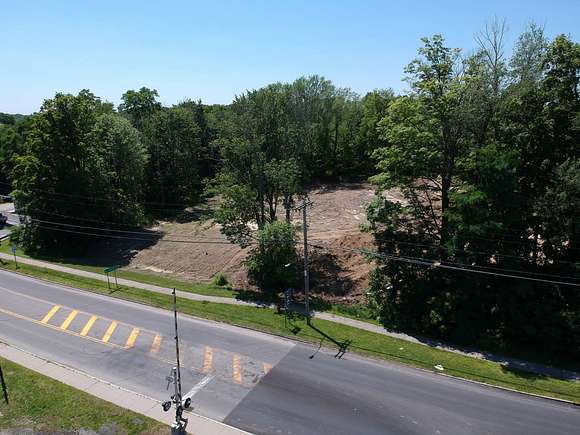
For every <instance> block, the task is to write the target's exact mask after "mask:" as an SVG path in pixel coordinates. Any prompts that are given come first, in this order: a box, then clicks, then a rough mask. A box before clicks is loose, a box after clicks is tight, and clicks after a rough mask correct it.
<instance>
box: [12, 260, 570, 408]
mask: <svg viewBox="0 0 580 435" xmlns="http://www.w3.org/2000/svg"><path fill="white" fill-rule="evenodd" d="M1 267H2V268H4V269H8V270H14V264H13V263H11V262H4V264H2V266H1ZM19 272H21V273H25V274H27V275H31V276H34V277H38V278H43V279H47V280H50V281H53V282H56V283H60V284H64V285H69V286H72V287H76V288H82V289H86V290H89V291H91V292H95V293H100V294H106V295H109V296H112V297H115V298H120V299H125V300H130V301H134V302H140V303H143V304H147V305H151V306H155V307H160V308H166V309H170V308H171V306H172V301H171V298H170V297H169V296H166V295H162V294H157V293H153V292H148V291H145V290H141V289H135V288H131V287H124V286H122V287H120V288H119V290H116V291H115V292H113V293H110V292H109V290H108V288H107V284H106V283H103V282H101V281H97V280H93V279H88V278H83V277H78V276H75V275H70V274H67V273H61V272H55V271H52V270H48V269H43V268H38V267H33V266H28V265H21V266H20V268H19ZM178 306H179V311H180V312H183V313H186V314H190V315H194V316H198V317H202V318H206V319H210V320H217V321H221V322H227V323H230V324H233V325H238V326H244V327H248V328H252V329H256V330H259V331H264V332H269V333H275V334H279V335H283V336H287V337H296V338H299V339H302V340H305V341H308V342H311V343H314V344H320V343H321V344H322V345H324V346H328V347H336V348H337V350H338V348H339V346H341V345H343V346H346V350H347V351H349V352H356V353H359V354H362V355H366V356H372V357H375V358H380V359H384V360H388V361H395V362H398V363H402V364H406V365H410V366H414V367H419V368H422V369H426V370H430V371H433V372H437V370H436V369H434V366H435V365H438V364H441V365H442V366H443V367H444V373H446V374H449V375H453V376H457V377H460V378H464V379H470V380H475V381H480V382H485V383H488V384H492V385H498V386H503V387H507V388H512V389H515V390H519V391H523V392H530V393H535V394H541V395H545V396H551V397H558V398H562V399H566V400H571V401H574V402H577V403H580V382H573V381H566V380H560V379H555V378H551V377H548V376H541V375H535V374H530V373H524V372H520V371H516V370H513V369H510V368H508V367H503V366H501V365H500V364H496V363H492V362H489V361H483V360H478V359H474V358H470V357H466V356H462V355H458V354H455V353H452V352H446V351H442V350H439V349H434V348H431V347H428V346H424V345H420V344H415V343H409V342H406V341H403V340H399V339H395V338H391V337H387V336H384V335H381V334H375V333H372V332H368V331H364V330H360V329H356V328H352V327H349V326H346V325H341V324H338V323H334V322H328V321H325V320H321V319H314V320H313V321H312V322H311V323H312V326H308V325H307V324H306V322H305V321H304V320H302V319H295V320H293V321H291V322H290V323H289V324H286V323H285V319H284V316H282V315H278V314H276V313H275V311H274V310H271V309H268V308H254V307H245V306H235V305H226V304H214V303H209V302H197V301H191V300H189V299H179V302H178Z"/></svg>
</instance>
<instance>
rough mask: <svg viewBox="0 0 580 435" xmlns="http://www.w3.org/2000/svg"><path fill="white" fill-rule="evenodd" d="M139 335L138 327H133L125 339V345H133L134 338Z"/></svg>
mask: <svg viewBox="0 0 580 435" xmlns="http://www.w3.org/2000/svg"><path fill="white" fill-rule="evenodd" d="M138 335H139V328H133V330H132V331H131V335H129V338H128V339H127V343H125V347H133V346H134V345H135V340H137V336H138Z"/></svg>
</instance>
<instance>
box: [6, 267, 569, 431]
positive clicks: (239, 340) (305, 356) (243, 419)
mask: <svg viewBox="0 0 580 435" xmlns="http://www.w3.org/2000/svg"><path fill="white" fill-rule="evenodd" d="M172 328H173V318H172V314H171V313H170V312H167V311H164V310H159V309H154V308H150V307H146V306H143V305H139V304H134V303H130V302H125V301H120V300H115V299H112V298H108V297H105V296H100V295H94V294H90V293H87V292H83V291H81V290H74V289H69V288H65V287H60V286H58V285H52V284H47V283H45V282H41V281H38V280H34V279H32V278H27V277H23V276H20V275H16V274H12V273H9V272H6V271H0V340H2V341H5V342H7V343H9V344H12V345H15V346H18V347H20V348H22V349H25V350H28V351H30V352H33V353H35V354H37V355H39V356H41V357H43V358H47V359H50V360H53V361H56V362H59V363H62V364H66V365H68V366H71V367H74V368H76V369H79V370H82V371H84V372H86V373H89V374H91V375H93V376H97V377H99V378H101V379H104V380H107V381H109V382H112V383H114V384H116V385H120V386H122V387H125V388H128V389H130V390H132V391H135V392H138V393H142V394H146V395H148V396H150V397H153V398H156V399H159V400H167V399H168V397H169V394H170V393H169V392H168V391H166V387H167V382H166V380H165V377H166V376H167V375H169V372H170V369H171V367H172V365H173V362H172V361H173V360H174V344H173V335H172ZM180 334H181V337H182V348H181V355H182V361H183V362H182V367H183V369H182V375H183V380H184V386H183V389H184V392H187V393H188V395H190V396H191V397H192V403H193V407H194V411H195V412H197V413H200V414H202V415H205V416H208V417H211V418H214V419H216V420H220V421H224V422H225V423H227V424H230V425H232V426H236V427H239V428H241V429H245V430H247V431H250V432H253V433H257V434H292V435H296V434H324V435H330V434H332V435H334V434H337V435H338V434H357V435H358V434H382V435H384V434H398V435H400V434H461V435H465V434H510V435H512V434H538V435H540V434H542V435H543V434H556V435H557V434H576V433H578V428H579V427H580V408H577V407H574V406H571V405H570V406H569V405H566V404H560V403H556V402H553V401H549V400H543V399H537V398H532V397H527V396H524V395H520V394H516V393H510V392H506V391H501V390H498V389H493V388H487V387H482V386H479V385H476V384H472V383H468V382H463V381H460V380H455V379H451V378H447V377H442V376H438V375H436V374H431V373H426V372H422V371H419V370H415V369H411V368H406V367H401V366H397V365H392V364H388V363H378V362H375V361H371V360H367V359H364V358H361V357H357V356H354V355H351V354H348V353H347V354H346V355H345V356H344V357H343V358H342V359H337V358H335V357H334V353H330V352H325V351H317V349H316V348H315V347H311V346H306V345H301V344H296V343H294V342H292V341H288V340H284V339H279V338H275V337H272V336H269V335H266V334H261V333H257V332H252V331H248V330H245V329H241V328H236V327H232V326H228V325H222V324H217V323H213V322H206V321H201V320H197V319H193V318H190V317H186V316H181V317H180ZM191 429H194V428H191Z"/></svg>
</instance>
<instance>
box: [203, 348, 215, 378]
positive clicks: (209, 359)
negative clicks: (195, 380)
mask: <svg viewBox="0 0 580 435" xmlns="http://www.w3.org/2000/svg"><path fill="white" fill-rule="evenodd" d="M212 366H213V349H212V348H211V347H209V346H206V347H205V353H204V355H203V369H202V371H203V372H204V373H209V372H211V369H212Z"/></svg>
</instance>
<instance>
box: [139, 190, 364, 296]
mask: <svg viewBox="0 0 580 435" xmlns="http://www.w3.org/2000/svg"><path fill="white" fill-rule="evenodd" d="M309 196H310V199H311V201H312V202H313V206H312V208H311V209H310V210H309V212H308V219H309V239H310V241H311V242H312V243H314V244H319V245H321V246H325V249H314V250H313V253H312V269H313V273H312V281H313V290H314V291H315V292H318V293H321V294H325V295H326V296H328V297H330V298H347V299H350V298H352V297H356V295H359V294H361V292H362V290H363V289H364V287H365V286H366V285H367V274H368V272H369V271H370V269H371V268H372V266H371V265H369V264H367V263H366V261H365V260H364V258H363V257H362V256H361V255H359V254H356V253H352V252H348V251H344V250H341V249H340V248H344V247H348V248H372V239H371V237H370V236H369V235H367V234H361V232H360V230H359V227H360V225H361V224H364V223H365V222H366V211H365V209H366V206H367V205H368V203H369V202H370V201H371V200H372V199H373V196H374V192H373V190H372V188H371V186H370V185H368V184H367V183H342V184H339V185H338V184H336V185H326V184H324V185H319V186H316V187H314V188H313V189H311V190H310V192H309ZM292 222H293V223H295V224H296V225H301V224H302V217H301V214H300V212H295V213H293V215H292ZM155 229H156V230H159V231H162V232H164V233H165V236H164V237H163V239H168V240H169V239H181V240H191V243H163V242H158V243H156V244H154V245H152V246H149V247H147V248H144V249H141V250H139V251H137V252H134V254H135V255H134V256H133V257H132V259H131V260H130V262H129V265H128V267H130V268H134V269H139V270H146V271H151V272H156V273H162V274H168V275H173V276H177V277H182V278H186V279H190V280H194V281H201V282H204V281H209V280H211V279H212V277H213V276H214V275H215V274H216V273H217V272H220V271H221V272H223V273H224V274H225V275H226V276H227V277H228V278H229V279H230V281H232V282H233V283H235V284H236V285H238V286H245V285H246V279H245V273H244V268H243V261H244V258H245V256H246V254H247V250H244V249H241V248H239V247H238V246H236V245H232V244H229V243H227V240H226V238H225V237H224V236H222V234H221V233H220V231H219V226H218V225H216V224H214V223H213V222H212V221H206V222H200V221H194V222H186V223H177V222H160V223H159V225H158V227H156V228H155ZM301 234H302V233H301V232H299V235H300V236H301Z"/></svg>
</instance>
